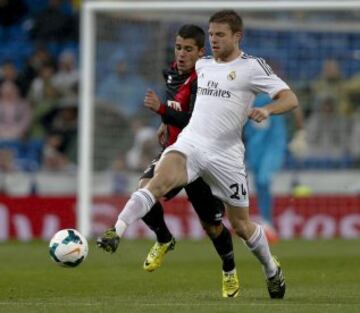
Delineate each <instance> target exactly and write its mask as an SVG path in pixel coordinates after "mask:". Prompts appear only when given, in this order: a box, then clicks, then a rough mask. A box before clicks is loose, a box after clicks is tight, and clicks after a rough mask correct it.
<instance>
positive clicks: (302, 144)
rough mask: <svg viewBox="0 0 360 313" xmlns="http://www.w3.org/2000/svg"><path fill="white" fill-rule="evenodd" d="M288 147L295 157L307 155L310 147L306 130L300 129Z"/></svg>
mask: <svg viewBox="0 0 360 313" xmlns="http://www.w3.org/2000/svg"><path fill="white" fill-rule="evenodd" d="M288 147H289V150H290V152H291V153H292V154H293V155H294V157H296V158H301V157H303V156H305V155H306V154H307V152H308V149H309V147H308V143H307V140H306V132H305V130H303V129H301V130H298V131H297V132H296V133H295V134H294V136H293V138H292V139H291V141H290V142H289V145H288Z"/></svg>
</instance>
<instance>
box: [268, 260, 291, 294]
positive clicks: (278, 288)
mask: <svg viewBox="0 0 360 313" xmlns="http://www.w3.org/2000/svg"><path fill="white" fill-rule="evenodd" d="M273 259H274V262H275V264H276V265H277V271H276V274H275V275H274V276H273V277H271V278H269V279H267V280H266V284H267V287H268V291H269V295H270V298H271V299H282V298H284V295H285V289H286V286H285V278H284V274H283V272H282V270H281V267H280V263H279V261H278V260H277V259H276V258H275V257H273Z"/></svg>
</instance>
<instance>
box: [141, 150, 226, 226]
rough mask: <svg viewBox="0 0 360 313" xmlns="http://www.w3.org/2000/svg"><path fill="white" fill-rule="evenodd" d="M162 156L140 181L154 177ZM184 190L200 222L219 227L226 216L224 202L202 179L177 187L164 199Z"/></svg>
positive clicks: (158, 157)
mask: <svg viewBox="0 0 360 313" xmlns="http://www.w3.org/2000/svg"><path fill="white" fill-rule="evenodd" d="M160 157H161V154H159V155H158V156H157V157H156V158H155V159H154V160H153V161H152V162H151V164H150V165H149V166H148V167H147V169H146V170H145V171H144V173H143V175H142V176H141V178H140V179H150V178H152V177H153V176H154V170H155V166H156V164H157V162H158V161H159V159H160ZM182 188H184V189H185V191H186V194H187V196H188V198H189V201H190V202H191V204H192V206H193V208H194V210H195V212H196V214H197V215H198V216H199V218H200V220H201V221H202V222H204V223H206V224H209V225H219V224H220V223H221V220H222V218H223V216H224V212H225V207H224V204H223V202H222V201H221V200H220V199H218V198H216V197H215V196H214V195H213V194H212V192H211V189H210V187H209V185H208V184H206V183H205V182H204V181H203V179H202V178H201V177H199V178H198V179H196V180H195V181H193V182H192V183H190V184H189V185H187V186H185V187H177V188H174V189H172V190H170V191H169V192H168V193H167V194H166V195H165V196H164V198H165V199H166V201H167V200H170V199H172V198H174V197H175V196H176V195H177V194H178V193H179V192H180V191H181V189H182Z"/></svg>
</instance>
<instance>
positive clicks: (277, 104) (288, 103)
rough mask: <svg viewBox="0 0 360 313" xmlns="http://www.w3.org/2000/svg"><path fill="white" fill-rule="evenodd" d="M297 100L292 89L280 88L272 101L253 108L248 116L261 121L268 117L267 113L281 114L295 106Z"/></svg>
mask: <svg viewBox="0 0 360 313" xmlns="http://www.w3.org/2000/svg"><path fill="white" fill-rule="evenodd" d="M298 105H299V102H298V100H297V97H296V95H295V93H294V92H293V91H291V90H290V89H287V90H281V91H280V92H279V93H278V94H277V95H276V96H275V97H274V101H273V102H271V103H270V104H268V105H266V106H264V107H262V108H253V109H252V110H251V112H250V114H249V118H251V119H253V120H255V121H256V122H261V121H263V120H265V119H267V118H268V116H269V115H273V114H282V113H285V112H288V111H291V110H293V109H295V108H297V107H298Z"/></svg>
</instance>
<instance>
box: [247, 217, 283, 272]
mask: <svg viewBox="0 0 360 313" xmlns="http://www.w3.org/2000/svg"><path fill="white" fill-rule="evenodd" d="M245 243H246V245H247V246H248V248H249V249H250V250H251V252H252V253H253V254H254V255H255V256H256V258H257V259H258V260H259V261H260V263H261V264H262V265H263V269H264V272H265V275H266V277H267V278H270V277H273V276H274V275H275V274H276V271H277V266H276V264H275V262H274V260H273V258H272V256H271V252H270V248H269V244H268V242H267V239H266V236H265V233H264V231H263V229H262V227H261V226H260V225H258V224H256V229H255V231H254V233H253V234H252V235H251V237H250V239H249V240H248V241H246V242H245Z"/></svg>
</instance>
